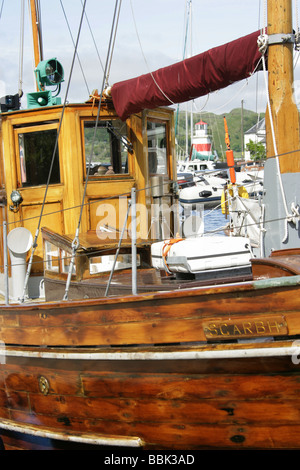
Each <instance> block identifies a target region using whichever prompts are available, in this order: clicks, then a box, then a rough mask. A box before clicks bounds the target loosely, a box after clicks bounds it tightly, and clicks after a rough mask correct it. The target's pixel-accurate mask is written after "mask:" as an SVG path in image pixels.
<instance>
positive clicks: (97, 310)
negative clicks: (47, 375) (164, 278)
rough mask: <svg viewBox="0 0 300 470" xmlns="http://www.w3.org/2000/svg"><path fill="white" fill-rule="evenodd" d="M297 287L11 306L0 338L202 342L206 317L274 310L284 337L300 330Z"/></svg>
mask: <svg viewBox="0 0 300 470" xmlns="http://www.w3.org/2000/svg"><path fill="white" fill-rule="evenodd" d="M248 288H249V287H248ZM245 289H247V287H245ZM298 289H299V288H298V287H294V288H291V289H290V290H287V291H286V290H285V289H284V288H281V289H278V290H277V289H275V288H274V289H270V290H264V289H262V290H252V291H250V290H249V291H247V290H243V288H242V287H241V288H240V289H239V290H235V291H234V290H231V292H230V290H229V288H228V287H226V286H225V287H224V288H215V289H207V290H205V289H204V290H202V291H198V292H196V291H194V290H191V291H180V292H176V293H172V296H171V295H170V294H169V293H159V294H152V295H148V294H147V295H139V296H136V297H134V296H128V297H127V298H126V299H125V298H119V297H117V298H110V299H108V298H107V299H101V303H98V302H97V301H94V300H91V301H86V302H80V301H78V302H72V303H68V302H65V303H62V304H59V303H57V304H55V303H54V304H36V305H33V306H29V305H22V306H20V305H14V306H10V307H3V309H1V311H0V340H1V341H4V342H5V343H6V344H12V343H13V344H24V345H25V344H37V345H49V346H50V345H73V346H78V345H100V344H106V345H108V344H130V343H131V344H132V343H134V344H136V343H139V344H140V343H146V344H149V343H158V342H164V343H165V342H169V341H171V342H183V341H206V336H205V334H204V329H203V327H204V324H206V323H207V321H208V320H209V321H218V320H220V321H225V322H226V320H228V319H231V320H234V319H236V320H239V321H242V320H244V321H245V322H249V321H251V319H257V318H258V319H260V320H272V315H276V318H277V315H278V313H281V314H282V316H283V320H285V322H286V325H287V329H288V333H289V335H295V334H299V331H300V318H299V313H298V312H299V306H298V297H297V295H298V294H297V293H298ZM206 293H207V294H209V295H205V294H206ZM214 293H215V295H214ZM199 294H200V295H199ZM201 294H202V295H201ZM174 301H176V305H175V306H174ZM265 312H272V314H268V313H265ZM257 336H259V334H257ZM225 339H226V338H225Z"/></svg>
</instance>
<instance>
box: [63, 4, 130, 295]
mask: <svg viewBox="0 0 300 470" xmlns="http://www.w3.org/2000/svg"><path fill="white" fill-rule="evenodd" d="M119 3H120V4H121V3H122V0H120V1H119V0H116V3H115V9H114V15H113V22H112V27H111V33H110V39H109V45H108V50H107V57H106V63H105V69H104V74H103V81H102V87H101V93H100V99H99V104H98V111H97V117H96V121H95V127H94V136H93V140H92V146H91V151H90V156H89V160H88V168H87V174H86V178H85V185H84V191H83V196H82V204H81V208H80V215H79V220H78V225H77V229H76V232H75V237H74V239H73V242H72V257H71V261H70V266H69V272H68V278H67V282H66V288H65V294H64V297H63V300H68V293H69V287H70V282H71V276H72V271H73V267H74V260H75V256H76V251H77V249H78V247H79V229H80V225H81V219H82V214H83V208H84V200H85V197H86V190H87V183H88V180H89V175H90V168H91V162H92V157H93V153H94V144H95V140H96V132H97V127H98V122H99V117H100V110H101V104H102V96H103V91H104V88H105V84H106V82H107V73H108V72H109V67H110V63H111V55H112V53H113V47H114V44H115V43H114V39H115V37H116V28H117V26H118V18H119V13H120V6H121V5H120V4H119ZM117 11H118V13H117Z"/></svg>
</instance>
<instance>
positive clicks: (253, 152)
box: [246, 140, 266, 161]
mask: <svg viewBox="0 0 300 470" xmlns="http://www.w3.org/2000/svg"><path fill="white" fill-rule="evenodd" d="M246 149H247V150H249V152H250V156H251V159H252V160H255V161H256V160H264V159H265V158H266V149H265V146H264V145H263V144H261V143H260V142H253V140H250V141H249V143H248V144H247V145H246Z"/></svg>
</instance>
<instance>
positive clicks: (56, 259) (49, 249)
mask: <svg viewBox="0 0 300 470" xmlns="http://www.w3.org/2000/svg"><path fill="white" fill-rule="evenodd" d="M44 252H45V269H46V270H47V271H52V272H55V273H66V274H68V273H69V270H70V263H71V254H70V253H68V252H67V251H65V250H62V249H61V248H59V247H58V246H56V245H53V243H51V242H49V241H47V240H46V241H45V245H44ZM75 273H76V268H75V265H73V270H72V274H75Z"/></svg>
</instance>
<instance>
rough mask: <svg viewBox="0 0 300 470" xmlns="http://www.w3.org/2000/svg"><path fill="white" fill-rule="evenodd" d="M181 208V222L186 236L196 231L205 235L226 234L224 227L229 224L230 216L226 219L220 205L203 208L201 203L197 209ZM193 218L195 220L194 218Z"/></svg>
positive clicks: (194, 233)
mask: <svg viewBox="0 0 300 470" xmlns="http://www.w3.org/2000/svg"><path fill="white" fill-rule="evenodd" d="M181 209H182V211H181V222H182V224H183V227H184V232H185V233H184V235H185V236H188V233H189V234H193V235H196V232H198V233H199V234H200V233H201V234H204V235H219V236H222V235H224V236H225V234H224V231H223V228H224V227H225V226H226V225H227V224H228V218H227V219H226V217H225V215H224V214H222V210H221V208H220V207H215V208H209V209H203V206H202V205H201V207H199V208H198V209H196V210H189V209H188V208H185V209H183V208H181ZM193 218H194V220H192V219H193ZM200 220H201V222H200ZM185 230H187V231H188V232H186V231H185Z"/></svg>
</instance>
